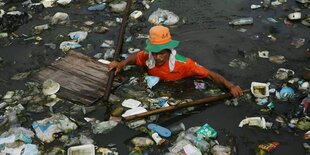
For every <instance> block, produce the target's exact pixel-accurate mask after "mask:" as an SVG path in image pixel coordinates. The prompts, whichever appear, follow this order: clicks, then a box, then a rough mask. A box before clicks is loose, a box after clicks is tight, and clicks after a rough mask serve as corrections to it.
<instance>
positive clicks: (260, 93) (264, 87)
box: [251, 82, 269, 98]
mask: <svg viewBox="0 0 310 155" xmlns="http://www.w3.org/2000/svg"><path fill="white" fill-rule="evenodd" d="M251 92H252V94H253V95H254V96H255V97H257V98H265V97H268V96H269V85H268V84H266V83H260V82H252V83H251Z"/></svg>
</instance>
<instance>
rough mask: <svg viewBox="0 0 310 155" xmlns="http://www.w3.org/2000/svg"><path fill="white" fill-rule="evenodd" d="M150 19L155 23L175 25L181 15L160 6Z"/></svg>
mask: <svg viewBox="0 0 310 155" xmlns="http://www.w3.org/2000/svg"><path fill="white" fill-rule="evenodd" d="M148 21H149V22H150V23H152V24H155V25H159V24H160V23H163V24H164V25H174V24H176V23H177V22H178V21H179V17H178V16H177V15H176V14H174V13H173V12H171V11H168V10H163V9H161V8H158V9H157V10H156V11H155V12H153V13H152V14H151V15H150V16H149V19H148Z"/></svg>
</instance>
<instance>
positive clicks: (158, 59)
mask: <svg viewBox="0 0 310 155" xmlns="http://www.w3.org/2000/svg"><path fill="white" fill-rule="evenodd" d="M152 56H153V58H154V60H155V63H156V65H158V66H161V65H163V64H164V63H165V62H166V61H168V60H169V56H170V53H169V52H168V51H167V50H162V51H160V52H158V53H152Z"/></svg>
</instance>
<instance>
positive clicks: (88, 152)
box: [67, 144, 95, 155]
mask: <svg viewBox="0 0 310 155" xmlns="http://www.w3.org/2000/svg"><path fill="white" fill-rule="evenodd" d="M67 155H95V146H94V145H93V144H86V145H80V146H72V147H70V148H69V149H68V154H67Z"/></svg>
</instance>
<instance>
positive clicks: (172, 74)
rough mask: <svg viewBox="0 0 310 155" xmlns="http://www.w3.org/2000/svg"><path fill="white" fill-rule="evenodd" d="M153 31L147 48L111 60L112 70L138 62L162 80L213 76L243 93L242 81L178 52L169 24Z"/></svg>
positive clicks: (177, 42)
mask: <svg viewBox="0 0 310 155" xmlns="http://www.w3.org/2000/svg"><path fill="white" fill-rule="evenodd" d="M149 34H150V35H149V39H148V40H146V48H145V50H142V51H140V52H138V53H135V54H132V55H130V56H129V57H128V58H127V59H125V60H123V61H121V62H117V61H113V62H111V63H110V64H109V70H112V69H116V71H115V74H117V73H119V72H120V71H121V70H122V69H123V68H124V67H125V66H126V65H129V64H136V65H138V66H141V67H147V68H148V73H149V75H152V76H158V77H159V78H160V79H161V80H168V81H175V80H180V79H182V78H186V77H190V76H195V77H197V78H209V79H211V80H212V81H214V82H215V83H216V84H218V85H222V86H224V87H226V88H227V89H228V90H229V91H230V93H231V94H232V95H233V96H234V97H239V96H242V95H243V92H242V89H241V88H240V87H239V86H238V85H234V84H233V83H231V82H230V81H228V80H226V79H225V78H224V77H223V76H221V75H219V74H217V73H215V72H212V71H210V70H208V69H206V68H204V67H203V66H200V65H198V64H197V63H196V62H195V61H193V60H192V59H190V58H186V57H183V56H181V55H179V54H177V53H176V50H175V48H176V47H177V46H178V45H179V41H176V40H172V38H171V35H170V32H169V29H168V28H167V27H164V26H154V27H152V28H151V29H150V32H149Z"/></svg>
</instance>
